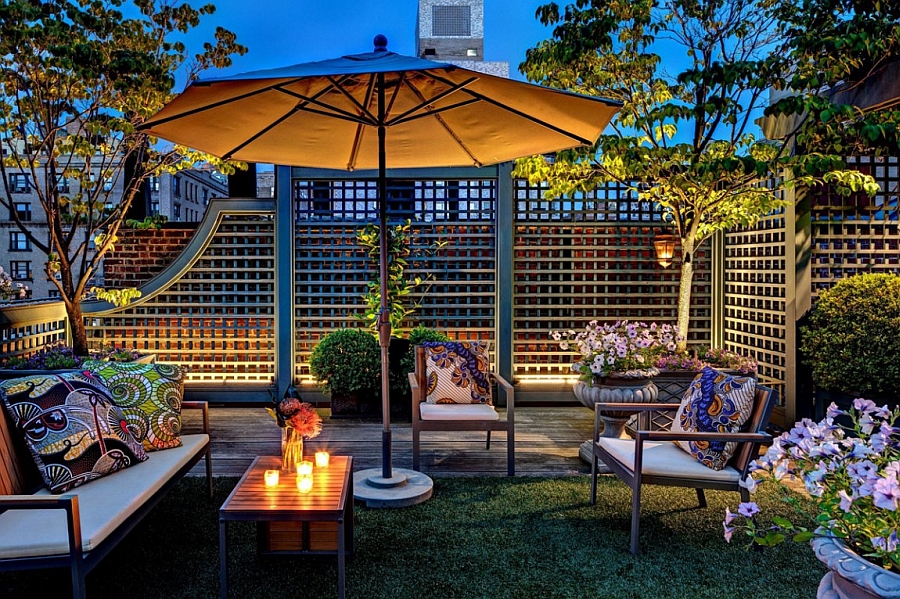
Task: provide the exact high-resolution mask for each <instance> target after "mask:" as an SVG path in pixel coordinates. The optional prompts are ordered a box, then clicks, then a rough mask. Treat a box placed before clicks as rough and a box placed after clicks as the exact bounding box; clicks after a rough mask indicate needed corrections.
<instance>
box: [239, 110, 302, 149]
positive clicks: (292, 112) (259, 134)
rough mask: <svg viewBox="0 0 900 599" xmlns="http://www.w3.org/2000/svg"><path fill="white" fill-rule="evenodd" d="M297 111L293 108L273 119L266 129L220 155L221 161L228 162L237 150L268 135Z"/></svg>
mask: <svg viewBox="0 0 900 599" xmlns="http://www.w3.org/2000/svg"><path fill="white" fill-rule="evenodd" d="M298 110H299V107H294V108H292V109H291V110H290V111H289V112H287V113H286V114H285V115H284V116H282V117H280V118H277V119H275V120H274V121H273V122H272V123H270V124H269V125H268V126H266V127H265V128H263V129H260V130H259V131H257V132H256V133H254V134H253V135H251V136H250V137H248V138H247V139H246V140H244V141H243V142H242V143H240V144H239V145H237V146H236V147H234V148H232V149H231V150H230V151H229V152H226V153H225V154H223V155H222V159H223V160H230V159H231V157H232V156H234V153H235V152H237V151H238V150H241V149H243V148H245V147H247V146H248V145H249V144H251V143H253V142H254V141H256V140H257V139H259V138H260V137H262V136H263V135H265V134H266V133H268V132H269V131H271V130H272V128H273V127H276V126H277V125H279V124H280V123H283V122H284V121H285V120H286V119H288V118H289V117H290V116H291V115H293V114H295V113H296V112H297V111H298Z"/></svg>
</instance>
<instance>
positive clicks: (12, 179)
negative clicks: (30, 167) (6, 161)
mask: <svg viewBox="0 0 900 599" xmlns="http://www.w3.org/2000/svg"><path fill="white" fill-rule="evenodd" d="M28 189H29V185H28V175H26V174H24V173H11V174H10V175H9V190H10V191H11V192H12V193H28Z"/></svg>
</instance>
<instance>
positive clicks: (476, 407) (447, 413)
mask: <svg viewBox="0 0 900 599" xmlns="http://www.w3.org/2000/svg"><path fill="white" fill-rule="evenodd" d="M419 408H420V411H419V414H421V418H422V420H499V419H500V415H499V414H497V411H496V410H495V409H494V406H492V405H490V404H483V403H456V404H446V403H435V404H433V403H425V402H422V403H420V404H419Z"/></svg>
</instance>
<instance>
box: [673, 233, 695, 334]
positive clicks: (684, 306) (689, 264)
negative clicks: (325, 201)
mask: <svg viewBox="0 0 900 599" xmlns="http://www.w3.org/2000/svg"><path fill="white" fill-rule="evenodd" d="M693 282H694V240H693V239H682V240H681V281H680V282H679V284H678V319H677V321H676V324H677V325H678V332H679V333H681V335H682V336H683V337H684V338H683V339H682V340H681V341H679V342H678V344H677V345H678V347H677V350H678V351H685V350H687V334H688V329H689V326H690V322H691V286H692V284H693Z"/></svg>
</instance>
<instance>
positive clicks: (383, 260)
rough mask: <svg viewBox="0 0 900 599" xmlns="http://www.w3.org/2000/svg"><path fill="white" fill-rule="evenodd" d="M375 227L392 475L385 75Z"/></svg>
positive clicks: (385, 435) (386, 465)
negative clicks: (378, 254)
mask: <svg viewBox="0 0 900 599" xmlns="http://www.w3.org/2000/svg"><path fill="white" fill-rule="evenodd" d="M378 122H379V125H378V200H379V201H378V226H379V227H380V228H381V231H380V235H379V236H378V237H379V253H380V256H379V260H378V262H379V268H380V279H381V280H380V285H381V287H380V291H381V311H380V313H379V314H378V342H379V344H380V345H381V419H382V422H383V428H382V431H381V470H382V477H383V478H384V479H385V480H389V479H391V478H392V476H393V472H392V467H391V381H390V362H389V357H388V348H389V347H390V344H391V318H390V312H389V311H388V302H387V289H388V283H387V278H388V263H387V262H388V222H387V171H386V168H385V161H386V158H385V139H384V138H385V127H384V74H383V73H379V74H378Z"/></svg>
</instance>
